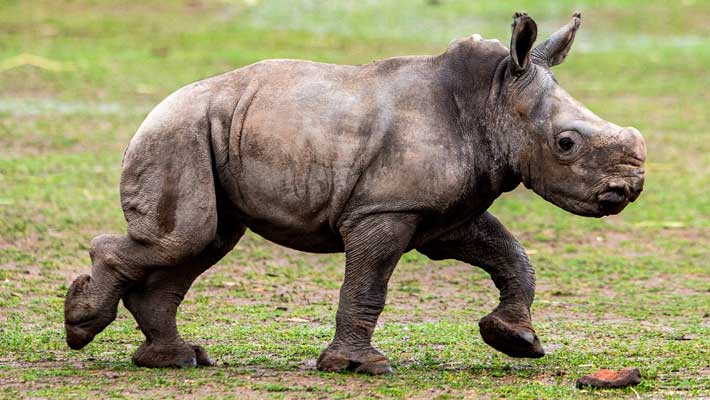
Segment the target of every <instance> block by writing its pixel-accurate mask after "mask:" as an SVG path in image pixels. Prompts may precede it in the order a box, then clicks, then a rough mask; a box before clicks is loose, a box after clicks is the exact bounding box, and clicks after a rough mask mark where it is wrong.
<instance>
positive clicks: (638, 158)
mask: <svg viewBox="0 0 710 400" xmlns="http://www.w3.org/2000/svg"><path fill="white" fill-rule="evenodd" d="M621 140H622V143H623V146H624V153H625V154H626V155H627V156H628V157H629V158H631V160H629V161H630V163H631V164H633V165H636V166H638V167H641V166H643V163H644V162H645V161H646V141H644V140H643V136H641V132H639V131H638V129H636V128H633V127H628V128H624V129H622V131H621Z"/></svg>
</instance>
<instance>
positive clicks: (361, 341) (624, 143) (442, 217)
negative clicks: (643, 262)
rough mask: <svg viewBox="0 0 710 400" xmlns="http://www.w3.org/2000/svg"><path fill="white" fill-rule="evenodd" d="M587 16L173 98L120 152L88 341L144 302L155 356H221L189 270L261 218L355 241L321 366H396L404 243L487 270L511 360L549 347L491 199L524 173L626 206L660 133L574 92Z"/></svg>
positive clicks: (137, 312)
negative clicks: (113, 224) (184, 332)
mask: <svg viewBox="0 0 710 400" xmlns="http://www.w3.org/2000/svg"><path fill="white" fill-rule="evenodd" d="M580 20H581V16H580V14H579V13H575V14H574V16H573V18H572V21H571V22H570V23H569V24H568V25H566V26H564V27H562V28H561V29H560V30H559V31H558V32H556V33H555V34H553V35H552V36H551V37H550V38H549V39H547V40H546V41H544V42H542V43H541V44H540V45H538V46H537V47H535V48H533V44H534V42H535V39H536V36H537V27H536V25H535V22H534V21H533V20H532V19H531V18H530V17H529V16H528V15H527V14H525V13H516V14H515V15H514V20H513V25H512V37H511V45H510V49H508V48H506V47H504V46H503V45H502V44H501V43H500V42H498V41H497V40H483V39H481V38H480V36H478V35H474V36H472V37H468V38H464V39H460V40H457V41H454V42H452V43H451V44H450V45H449V47H448V48H447V50H446V51H445V52H444V53H443V54H440V55H438V56H416V57H397V58H391V59H387V60H383V61H377V62H373V63H370V64H366V65H359V66H346V65H331V64H321V63H315V62H310V61H300V60H267V61H262V62H259V63H256V64H253V65H249V66H246V67H243V68H240V69H238V70H235V71H232V72H228V73H226V74H223V75H219V76H216V77H213V78H209V79H206V80H203V81H199V82H196V83H194V84H191V85H188V86H186V87H184V88H182V89H180V90H178V91H177V92H175V93H173V94H172V95H170V96H169V97H168V98H166V99H165V100H164V101H163V102H162V103H160V104H159V105H158V106H157V107H156V108H155V109H154V110H153V111H152V112H151V113H150V115H148V117H147V118H146V120H145V121H144V122H143V124H142V125H141V126H140V128H139V129H138V131H137V133H136V134H135V136H134V137H133V139H132V140H131V142H130V144H129V146H128V148H127V150H126V152H125V155H124V160H123V165H122V175H121V186H120V192H121V204H122V207H123V211H124V214H125V217H126V220H127V222H128V231H127V234H125V235H100V236H98V237H96V238H95V239H94V240H93V241H92V243H91V250H90V254H91V260H92V270H91V275H82V276H80V277H78V278H77V279H76V280H75V281H74V283H73V284H72V285H71V287H70V288H69V291H68V293H67V297H66V301H65V328H66V335H67V336H66V338H67V343H68V344H69V346H70V347H71V348H73V349H80V348H82V347H84V346H85V345H87V344H88V343H89V342H91V341H92V340H93V338H94V336H95V335H96V334H98V333H99V332H101V331H102V330H103V329H104V328H105V327H106V326H107V325H108V324H110V323H111V322H112V321H113V320H114V319H115V317H116V310H117V306H118V302H119V301H120V300H123V302H124V305H125V306H126V307H127V308H128V310H129V311H130V312H131V313H132V314H133V316H134V317H135V319H136V321H137V322H138V324H139V326H140V328H141V330H142V332H143V333H144V334H145V337H146V341H145V343H143V345H142V346H141V347H140V348H139V349H138V351H137V352H136V353H135V355H134V356H133V362H134V363H135V364H136V365H139V366H146V367H183V366H196V365H211V364H212V362H211V360H210V359H209V357H208V356H207V353H206V352H205V350H204V349H203V348H201V347H199V346H196V345H193V344H190V343H186V342H185V341H184V340H182V339H181V338H180V336H179V335H178V331H177V326H176V321H175V315H176V312H177V308H178V306H179V304H180V302H181V301H182V299H183V297H184V295H185V293H186V292H187V291H188V290H189V288H190V286H191V284H192V282H193V281H194V280H195V279H196V278H197V277H198V276H199V275H200V274H201V273H202V272H204V271H205V270H206V269H208V268H209V267H210V266H212V265H213V264H214V263H216V262H217V261H219V260H220V259H221V258H222V257H223V256H224V255H225V254H227V253H228V252H229V251H230V250H231V249H232V248H233V247H234V246H235V245H236V243H237V242H238V241H239V239H240V237H241V236H242V235H243V234H244V232H245V230H246V229H247V228H248V229H251V230H252V231H254V232H256V233H258V234H259V235H261V236H263V237H265V238H266V239H268V240H270V241H273V242H275V243H278V244H281V245H283V246H287V247H289V248H292V249H297V250H302V251H309V252H317V253H330V252H345V256H346V263H345V264H346V265H345V280H344V282H343V285H342V289H341V291H340V302H339V307H338V311H337V315H336V333H335V337H334V339H333V341H332V342H331V343H330V345H329V346H328V347H327V348H326V349H325V350H324V351H323V353H322V354H321V356H320V357H319V359H318V363H317V366H318V368H319V369H321V370H325V371H342V370H346V369H349V370H355V371H358V372H363V373H369V374H382V373H388V372H390V371H391V367H390V363H389V361H388V360H387V358H386V357H385V356H384V355H383V354H382V353H380V352H379V351H377V350H376V349H374V348H373V347H372V345H371V343H370V341H371V338H372V334H373V330H374V328H375V325H376V322H377V318H378V316H379V315H380V313H381V312H382V309H383V307H384V304H385V300H386V295H387V282H388V280H389V278H390V276H391V274H392V272H393V270H394V267H395V265H396V264H397V262H398V260H399V259H400V257H401V256H402V254H403V253H405V252H407V251H410V250H414V249H416V250H418V251H419V252H421V253H423V254H425V255H427V256H428V257H430V258H432V259H434V260H441V259H456V260H460V261H462V262H466V263H469V264H471V265H475V266H478V267H481V268H483V269H484V270H485V271H487V272H488V273H489V274H490V275H491V278H492V279H493V282H494V283H495V285H496V287H497V288H498V289H499V290H500V304H499V305H498V306H497V307H496V308H495V309H494V310H493V311H492V312H491V313H490V314H489V315H487V316H485V317H483V318H482V319H481V320H480V322H479V325H480V330H481V336H482V337H483V339H484V341H485V342H486V343H488V344H489V345H491V346H492V347H493V348H495V349H497V350H499V351H501V352H503V353H505V354H508V355H510V356H512V357H542V356H543V355H544V351H543V349H542V346H541V344H540V341H539V339H538V337H537V335H536V334H535V330H534V329H533V326H532V321H531V315H530V306H531V304H532V302H533V298H534V293H535V274H534V271H533V269H532V267H531V265H530V262H529V261H528V258H527V256H526V254H525V250H524V249H523V247H522V246H521V245H520V243H519V242H518V241H517V240H516V239H515V238H514V237H513V235H512V234H511V233H510V232H508V231H507V230H506V229H505V228H504V227H503V225H502V224H501V223H500V222H499V221H498V220H497V219H496V218H495V217H494V216H493V215H491V214H490V213H488V212H487V211H486V210H487V209H488V207H489V206H490V205H491V204H492V203H493V201H494V200H495V199H496V198H497V197H498V196H500V195H501V194H502V193H503V192H507V191H510V190H513V189H514V188H515V187H517V186H518V185H519V184H520V183H523V184H524V185H525V186H526V187H527V188H529V189H532V190H533V191H535V192H536V193H538V194H539V195H540V196H542V197H543V198H545V199H546V200H548V201H550V202H552V203H554V204H556V205H558V206H559V207H561V208H563V209H565V210H567V211H570V212H572V213H575V214H579V215H583V216H593V217H602V216H605V215H610V214H616V213H618V212H620V211H621V210H622V209H623V208H624V207H625V206H626V205H627V204H628V203H629V202H631V201H634V200H635V199H636V198H637V197H638V195H639V194H640V192H641V190H642V188H643V180H644V171H643V163H644V160H645V156H646V154H645V153H646V150H645V144H644V141H643V138H642V137H641V135H640V134H639V132H638V131H637V130H636V129H634V128H621V127H619V126H616V125H614V124H612V123H610V122H607V121H604V120H602V119H601V118H599V117H598V116H596V115H595V114H594V113H592V112H591V111H589V110H588V109H586V108H585V107H584V106H583V105H582V104H580V103H579V102H577V101H576V100H574V99H573V98H572V97H571V96H570V95H569V94H568V93H567V92H565V91H564V89H562V88H561V87H560V86H559V85H558V83H557V81H556V80H555V78H554V76H553V75H552V72H551V70H550V68H551V67H553V66H555V65H557V64H559V63H561V62H562V61H563V60H564V58H565V57H566V55H567V54H568V52H569V50H570V47H571V46H572V42H573V40H574V36H575V33H576V31H577V29H578V28H579V25H580Z"/></svg>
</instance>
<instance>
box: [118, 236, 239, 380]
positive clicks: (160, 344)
mask: <svg viewBox="0 0 710 400" xmlns="http://www.w3.org/2000/svg"><path fill="white" fill-rule="evenodd" d="M220 228H221V227H220ZM222 231H224V232H222ZM244 231H245V228H244V227H243V226H238V227H236V228H232V229H220V230H219V231H218V234H217V238H216V239H215V240H214V241H213V242H212V243H210V244H209V245H208V246H207V248H205V250H203V251H202V253H200V254H198V255H197V256H195V257H191V258H190V259H188V260H186V261H185V262H183V263H182V264H180V265H179V266H177V267H175V268H170V269H160V270H156V271H154V272H152V273H151V274H150V275H149V276H148V277H147V278H146V279H145V280H144V281H143V282H141V283H140V284H137V285H136V286H134V287H132V288H131V289H130V290H129V291H128V292H126V293H125V294H124V295H123V304H124V305H125V306H126V308H128V310H129V311H130V312H131V314H133V317H134V318H135V319H136V321H137V322H138V325H139V327H140V329H141V331H142V332H143V334H144V335H145V337H146V340H145V342H144V343H143V345H141V347H140V348H139V349H138V351H136V353H135V354H134V355H133V363H134V364H135V365H137V366H139V367H150V368H162V367H193V366H211V365H213V362H212V360H211V359H210V358H209V356H208V355H207V352H206V351H205V350H204V349H203V348H202V347H201V346H197V345H193V344H190V343H187V342H185V341H184V340H183V339H182V338H181V337H180V335H179V334H178V330H177V323H176V320H175V317H176V313H177V309H178V307H179V305H180V303H181V302H182V300H183V298H184V296H185V293H187V291H188V290H189V288H190V286H191V285H192V283H193V282H194V280H195V279H196V278H197V277H198V276H199V275H200V274H201V273H202V272H204V271H205V270H206V269H208V268H209V267H211V266H212V265H214V264H215V263H216V262H217V261H219V260H220V259H221V258H222V257H223V256H224V255H225V254H227V253H228V252H229V251H230V250H231V249H232V248H233V247H234V246H235V245H236V243H237V241H238V240H239V238H241V237H242V235H243V234H244Z"/></svg>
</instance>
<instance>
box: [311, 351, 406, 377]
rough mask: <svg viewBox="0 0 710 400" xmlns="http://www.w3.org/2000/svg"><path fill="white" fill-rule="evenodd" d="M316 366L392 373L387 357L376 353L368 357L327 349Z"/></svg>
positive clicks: (328, 368)
mask: <svg viewBox="0 0 710 400" xmlns="http://www.w3.org/2000/svg"><path fill="white" fill-rule="evenodd" d="M316 367H317V368H318V370H320V371H325V372H343V371H354V372H357V373H359V374H367V375H386V374H391V373H392V366H391V365H390V362H389V360H387V357H385V356H383V355H381V354H379V353H376V354H371V355H367V356H366V357H362V358H360V357H352V356H347V355H345V354H344V353H340V352H336V351H331V350H325V351H324V352H323V353H322V354H321V355H320V357H318V362H317V364H316Z"/></svg>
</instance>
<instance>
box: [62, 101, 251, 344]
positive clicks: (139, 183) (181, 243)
mask: <svg viewBox="0 0 710 400" xmlns="http://www.w3.org/2000/svg"><path fill="white" fill-rule="evenodd" d="M151 115H153V114H151ZM161 118H163V117H162V116H161V115H160V113H158V115H157V116H149V117H148V118H147V119H146V122H144V125H142V127H141V128H140V129H139V131H138V133H137V134H136V136H135V137H134V138H133V140H132V141H131V144H130V145H129V147H128V149H127V150H126V153H125V155H124V159H123V168H122V174H121V187H120V190H121V205H122V207H123V211H124V214H125V217H126V221H127V222H128V232H127V234H126V235H100V236H98V237H96V238H95V239H94V240H93V241H92V243H91V250H90V255H91V260H92V270H91V275H82V276H80V277H79V278H77V279H76V280H75V281H74V282H73V283H72V285H71V287H70V288H69V290H68V292H67V296H66V299H65V302H64V319H65V330H66V340H67V344H68V345H69V347H71V348H72V349H81V348H82V347H84V346H86V345H87V344H88V343H90V342H91V341H92V340H93V338H94V337H95V336H96V335H97V334H98V333H99V332H101V331H102V330H103V329H104V328H105V327H106V326H108V325H109V324H110V323H111V322H112V321H113V320H114V319H115V318H116V311H117V308H118V302H119V301H120V299H121V298H122V297H123V296H124V294H125V293H126V292H127V291H128V290H130V289H132V288H134V287H144V286H145V284H146V281H148V283H149V285H148V287H147V288H146V290H147V289H152V288H156V290H157V293H162V292H163V291H165V290H168V289H161V287H162V286H161V284H158V283H152V282H155V280H156V279H158V278H160V280H163V281H165V282H166V283H164V285H166V287H168V286H169V287H183V286H184V287H185V289H184V290H185V291H186V290H187V288H189V286H190V284H191V283H192V280H194V279H195V277H196V276H197V275H199V273H201V272H202V271H204V270H205V269H206V268H208V267H209V266H210V265H212V263H210V261H211V260H212V259H213V258H215V257H213V256H205V255H204V253H205V252H207V253H210V255H212V254H216V253H219V251H220V250H216V248H221V247H220V246H223V245H224V243H227V242H229V241H230V240H229V239H225V237H220V236H219V233H218V232H219V229H218V223H217V221H218V215H217V214H218V212H217V210H218V204H217V201H218V199H217V191H218V190H219V189H218V188H216V185H215V179H214V177H213V167H212V157H211V150H210V144H209V138H208V135H206V134H204V127H202V126H200V125H199V124H198V125H194V124H193V126H190V125H188V124H186V126H185V127H182V128H181V127H171V124H177V123H178V122H180V121H179V120H178V119H176V120H175V121H177V122H175V121H173V122H171V121H172V120H167V122H164V123H163V122H161V121H162V120H161ZM163 119H165V118H163ZM156 121H157V122H156ZM166 127H167V128H166ZM220 197H223V196H221V195H220ZM227 217H229V215H227ZM227 219H229V218H227ZM236 225H240V224H239V222H236ZM223 230H224V229H223ZM223 235H224V234H223ZM230 248H231V247H230ZM198 255H202V256H203V259H204V260H207V261H202V260H200V261H194V260H195V257H196V256H198ZM219 258H221V255H220V256H219V257H218V258H217V260H218V259H219ZM191 260H193V261H191ZM215 262H216V260H215ZM208 264H209V265H208ZM163 271H164V272H163ZM193 275H194V276H193ZM186 277H188V278H186ZM171 290H173V291H174V290H175V289H171ZM171 293H172V292H171ZM182 294H184V292H183V293H182ZM169 300H170V299H165V300H160V299H158V298H156V299H155V300H154V301H153V302H152V304H153V305H154V306H155V307H157V309H159V308H164V309H166V310H169V304H170V301H169ZM166 307H167V308H166ZM156 312H157V311H156Z"/></svg>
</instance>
